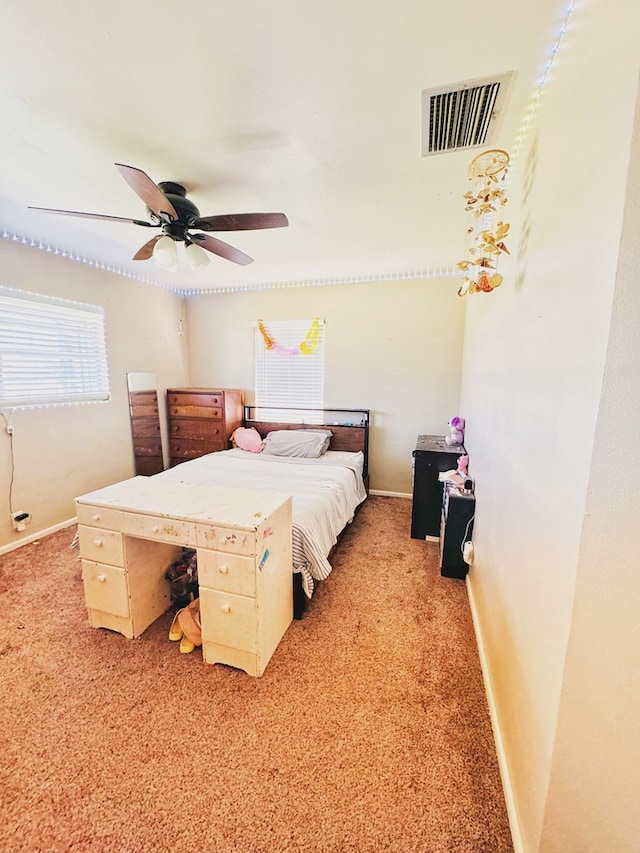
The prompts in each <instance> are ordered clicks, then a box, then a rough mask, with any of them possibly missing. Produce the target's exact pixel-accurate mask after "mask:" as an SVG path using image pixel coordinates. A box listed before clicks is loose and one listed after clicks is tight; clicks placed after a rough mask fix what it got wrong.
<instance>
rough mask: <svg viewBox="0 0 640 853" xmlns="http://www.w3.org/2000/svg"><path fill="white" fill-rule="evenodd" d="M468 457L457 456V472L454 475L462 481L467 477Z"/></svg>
mask: <svg viewBox="0 0 640 853" xmlns="http://www.w3.org/2000/svg"><path fill="white" fill-rule="evenodd" d="M468 468H469V457H468V456H458V470H457V471H456V474H459V475H460V476H461V477H462V478H463V479H464V480H466V478H467V477H468V476H469V471H468Z"/></svg>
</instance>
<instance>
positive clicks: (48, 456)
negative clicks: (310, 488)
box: [0, 240, 187, 548]
mask: <svg viewBox="0 0 640 853" xmlns="http://www.w3.org/2000/svg"><path fill="white" fill-rule="evenodd" d="M0 263H1V268H2V284H4V285H7V286H9V287H16V288H19V289H21V290H25V291H30V292H32V293H43V294H47V295H50V296H57V297H60V298H62V299H71V300H74V301H77V302H87V303H90V304H93V305H102V306H103V307H104V308H105V323H106V331H107V348H108V357H109V375H110V381H111V392H112V396H111V400H110V401H109V402H107V403H95V404H89V405H83V406H57V407H52V408H41V409H16V410H14V412H13V414H12V416H11V417H12V424H13V426H14V429H15V431H14V434H13V445H14V453H15V474H14V482H13V508H14V510H15V509H23V510H25V511H26V512H29V513H31V515H32V521H31V523H30V524H29V525H28V527H27V528H26V529H25V531H24V533H22V534H19V533H17V532H16V531H15V530H14V529H13V526H12V524H11V519H10V513H9V487H10V479H11V473H10V445H9V436H8V435H7V434H6V431H5V429H4V426H5V422H4V420H2V419H0V459H1V460H2V461H1V463H0V548H2V547H5V546H11V545H13V544H15V543H17V542H19V541H21V540H23V539H27V538H30V537H32V536H34V535H35V534H37V533H38V532H40V531H43V530H47V529H49V528H50V527H52V526H55V525H57V524H60V523H62V522H64V521H66V520H68V519H71V518H73V517H74V516H75V507H74V503H73V500H74V498H75V497H76V496H77V495H81V494H83V493H85V492H87V491H90V490H92V489H95V488H98V487H100V486H104V485H107V484H108V483H113V482H116V481H118V480H123V479H125V478H127V477H131V476H133V473H134V471H133V444H132V440H131V427H130V421H129V408H128V398H127V383H126V374H127V371H149V372H155V373H156V376H157V381H158V390H159V392H160V398H161V401H162V402H164V394H163V391H164V389H165V388H166V387H167V386H171V385H176V384H177V385H181V384H184V383H185V382H186V380H187V372H186V348H185V343H184V341H185V339H184V337H180V336H179V335H178V331H179V327H178V316H179V312H180V307H181V300H180V298H179V297H177V296H176V295H174V294H170V293H168V292H166V291H163V290H159V289H158V288H155V287H151V286H149V285H143V284H140V283H138V282H135V281H132V280H129V279H125V278H121V277H119V276H116V275H113V274H112V273H107V272H104V271H100V270H98V269H95V268H93V267H88V266H85V265H82V264H78V263H74V262H73V261H69V260H65V259H62V258H59V257H55V256H52V255H51V254H48V253H44V252H39V251H37V250H34V249H29V248H27V247H25V246H22V245H20V244H18V243H13V242H9V241H6V240H4V241H0Z"/></svg>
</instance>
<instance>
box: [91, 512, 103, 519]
mask: <svg viewBox="0 0 640 853" xmlns="http://www.w3.org/2000/svg"><path fill="white" fill-rule="evenodd" d="M91 518H92V519H93V520H94V521H100V519H101V518H102V516H101V515H100V513H99V512H97V513H96V514H95V515H92V516H91Z"/></svg>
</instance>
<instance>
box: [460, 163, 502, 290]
mask: <svg viewBox="0 0 640 853" xmlns="http://www.w3.org/2000/svg"><path fill="white" fill-rule="evenodd" d="M508 166H509V155H508V154H507V152H506V151H501V150H499V149H495V150H493V151H485V152H483V153H482V154H479V155H478V156H477V157H475V158H474V159H473V160H472V161H471V164H470V166H469V180H470V181H472V182H473V183H472V187H473V189H471V190H470V191H469V192H467V193H465V196H464V197H465V200H466V207H465V210H466V211H467V213H468V214H469V216H470V217H471V218H472V222H471V224H470V225H469V227H468V228H467V252H468V254H469V255H471V257H470V258H469V259H468V260H464V261H460V262H459V263H458V269H459V270H460V271H461V272H462V274H463V283H462V285H461V286H460V288H459V290H458V296H466V295H467V294H468V293H469V294H471V293H478V292H480V291H483V292H485V293H490V292H491V291H492V290H495V288H496V287H500V285H501V284H502V276H501V275H500V273H499V272H498V271H497V269H496V267H497V263H498V258H499V257H500V255H501V254H502V253H503V252H506V253H507V254H509V250H508V249H507V247H506V245H505V243H504V238H505V237H506V236H507V233H508V232H509V223H508V222H503V221H502V220H501V219H499V221H498V222H497V223H496V225H495V228H494V227H493V219H494V216H495V214H496V213H497V212H498V210H499V208H502V207H504V205H505V204H506V203H507V196H506V191H505V183H506V178H507V173H508ZM474 235H475V237H474Z"/></svg>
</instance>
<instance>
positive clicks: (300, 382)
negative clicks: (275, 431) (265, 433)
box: [254, 318, 325, 423]
mask: <svg viewBox="0 0 640 853" xmlns="http://www.w3.org/2000/svg"><path fill="white" fill-rule="evenodd" d="M324 329H325V325H324V320H320V319H318V318H316V319H315V320H264V321H262V320H259V321H258V322H257V323H255V324H254V330H255V332H254V334H255V389H256V407H257V408H259V412H257V413H256V414H257V416H258V417H260V418H262V419H265V420H270V419H271V420H280V421H285V420H288V421H290V422H291V423H301V422H302V421H310V420H312V419H313V417H314V415H313V414H312V413H311V410H312V409H322V408H323V406H324ZM273 409H278V411H277V412H275V411H273ZM283 410H284V411H283Z"/></svg>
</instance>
